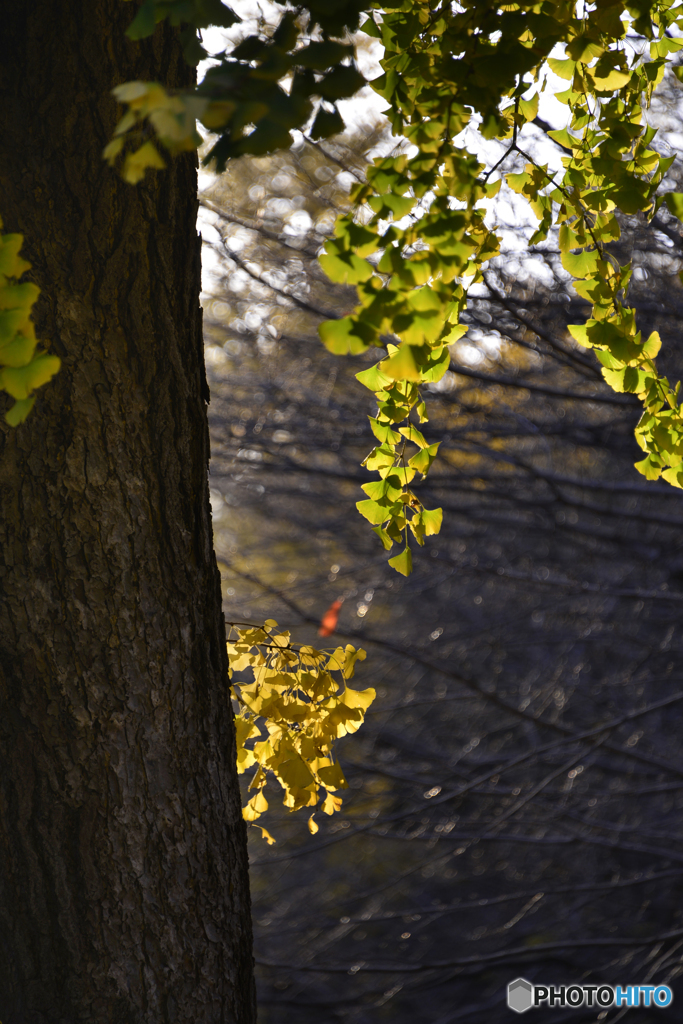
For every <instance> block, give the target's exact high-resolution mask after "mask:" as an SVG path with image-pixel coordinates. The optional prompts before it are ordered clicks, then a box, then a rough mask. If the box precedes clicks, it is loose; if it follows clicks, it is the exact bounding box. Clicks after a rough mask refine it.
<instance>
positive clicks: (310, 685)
mask: <svg viewBox="0 0 683 1024" xmlns="http://www.w3.org/2000/svg"><path fill="white" fill-rule="evenodd" d="M228 655H229V658H230V678H231V680H232V691H233V695H234V697H235V699H236V700H237V702H238V705H239V714H238V715H237V716H236V720H235V722H236V730H237V770H238V772H239V773H240V774H241V773H243V772H245V771H246V770H247V769H251V768H254V767H255V768H256V770H255V772H254V775H253V777H252V779H251V782H250V784H249V790H250V791H251V790H253V791H254V795H253V796H252V797H251V799H250V800H249V802H248V803H247V805H246V807H244V809H243V812H242V813H243V815H244V818H245V820H246V821H248V822H254V821H256V819H257V818H259V817H260V816H261V815H262V814H263V812H264V811H266V810H268V800H267V799H266V795H265V792H264V791H265V789H266V786H267V785H268V783H269V782H270V781H274V780H277V782H278V783H279V785H280V786H281V787H282V789H283V790H284V798H283V804H284V806H285V807H286V808H288V810H290V811H295V810H298V809H299V808H302V807H309V808H316V807H318V804H319V803H320V808H319V809H321V810H322V811H323V812H324V813H325V814H334V812H335V811H338V810H339V809H340V807H341V803H342V801H341V797H340V796H338V795H337V792H338V790H340V789H345V788H346V786H347V782H346V779H345V778H344V773H343V771H342V769H341V766H340V764H339V762H338V761H337V760H335V757H334V743H335V741H336V740H337V739H339V738H340V737H342V736H346V735H347V734H349V733H354V732H356V731H357V730H358V729H359V728H360V726H361V725H362V723H363V718H364V716H365V712H366V710H367V709H368V707H369V706H370V704H371V703H372V701H373V700H374V699H375V691H374V690H373V689H370V688H369V689H367V690H354V689H352V688H351V687H350V686H349V685H348V681H349V680H350V679H351V678H352V677H353V674H354V669H355V664H356V662H357V661H358V660H361V661H362V660H363V659H364V658H365V651H362V650H356V649H354V648H353V647H352V646H351V645H350V644H349V645H347V646H346V647H345V648H343V647H338V648H337V649H336V650H334V651H318V650H316V649H315V648H313V647H309V646H306V645H295V644H292V642H291V638H290V634H289V633H288V632H284V631H282V632H281V631H280V630H279V629H278V625H277V623H276V622H275V621H274V620H273V619H268V620H267V621H266V622H265V624H264V625H263V626H262V627H254V626H249V627H246V628H244V627H242V628H240V627H238V626H231V628H230V637H229V642H228ZM243 672H249V673H250V675H251V678H250V679H249V680H247V681H239V682H238V681H236V680H235V673H240V674H241V673H243ZM248 744H249V745H248ZM314 813H315V810H312V812H311V816H310V818H309V823H308V827H309V829H310V831H311V832H313V833H315V832H317V831H318V826H317V824H316V822H315V820H314V817H313V815H314ZM257 827H258V828H261V831H262V834H263V836H264V838H265V839H266V840H267V841H268V842H269V843H271V842H274V840H273V838H272V836H271V835H270V834H269V833H268V832H267V831H266V830H265V829H264V828H262V827H261V826H260V825H259V826H257Z"/></svg>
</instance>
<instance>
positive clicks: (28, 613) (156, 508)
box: [0, 0, 255, 1024]
mask: <svg viewBox="0 0 683 1024" xmlns="http://www.w3.org/2000/svg"><path fill="white" fill-rule="evenodd" d="M134 13H135V8H134V5H132V4H127V3H122V2H120V0H69V2H66V0H33V2H31V3H27V2H25V0H7V2H5V3H3V4H2V5H0V215H2V217H3V219H4V223H5V228H6V230H9V231H21V232H23V233H24V235H25V237H26V244H25V247H24V250H23V255H24V256H26V258H27V259H29V260H31V262H32V264H33V269H32V271H31V272H30V275H29V276H31V277H32V278H33V280H35V281H36V282H37V283H38V284H39V286H40V287H41V289H42V295H41V297H40V299H39V303H38V305H37V307H36V313H35V320H36V325H37V328H38V336H39V337H40V338H43V339H45V343H46V345H47V346H48V347H49V349H50V351H52V352H54V353H56V354H58V355H59V356H60V357H61V359H62V361H63V367H62V370H61V372H60V374H59V375H58V376H57V377H56V378H55V379H54V381H53V382H52V383H51V384H49V385H47V386H46V387H45V388H43V389H42V391H41V392H40V393H39V398H38V402H37V404H36V407H35V409H34V411H33V412H32V413H31V415H30V417H29V419H28V420H27V422H26V423H25V424H24V425H22V426H20V427H19V428H18V429H17V430H10V429H8V428H6V427H5V426H4V424H3V425H2V427H1V428H0V544H1V550H0V594H1V598H2V600H1V604H0V1020H2V1022H3V1024H28V1022H30V1024H46V1022H50V1024H52V1022H60V1024H72V1022H86V1021H87V1022H88V1024H108V1022H112V1024H113V1022H119V1024H143V1022H144V1024H162V1022H163V1024H166V1022H169V1024H170V1022H177V1024H218V1022H225V1024H228V1022H230V1024H252V1022H253V1020H254V1018H255V1010H254V995H253V982H252V955H251V932H250V920H249V909H250V908H249V892H248V879H247V855H246V842H245V829H244V825H243V822H242V818H241V813H240V799H239V790H238V785H237V778H236V774H235V770H234V740H233V729H232V722H231V713H230V708H229V701H228V694H227V672H226V669H227V665H226V652H225V635H224V625H223V620H222V613H221V598H220V584H219V579H218V574H217V569H216V563H215V559H214V555H213V548H212V531H211V520H210V515H209V502H208V486H207V460H208V453H209V442H208V431H207V420H206V409H205V402H206V383H205V378H204V369H203V357H202V344H201V319H200V310H199V305H198V291H199V276H200V254H199V240H198V238H197V235H196V230H195V212H196V195H195V193H196V169H195V161H194V158H193V157H190V156H186V157H183V158H180V159H177V160H174V161H173V162H172V163H171V164H170V166H169V168H168V169H167V170H166V171H165V172H162V173H159V174H156V175H154V176H148V177H147V179H146V180H145V181H144V182H143V183H142V184H141V185H139V186H137V187H131V186H130V185H126V184H124V183H123V182H121V181H120V180H119V179H118V178H117V176H116V175H115V173H114V172H112V171H111V170H110V169H109V168H108V167H107V166H106V164H105V163H103V161H102V158H101V152H102V148H103V146H104V145H105V143H106V142H107V140H108V138H109V137H110V135H111V132H112V129H113V127H114V125H115V123H116V118H117V114H118V111H117V109H116V104H115V102H114V100H113V99H112V97H111V95H110V90H111V89H112V87H113V86H115V85H117V84H119V83H121V82H124V81H128V80H132V79H142V80H158V81H162V82H164V83H166V84H168V85H170V86H182V85H185V84H187V83H188V82H189V81H190V80H191V72H190V71H189V69H187V68H186V67H185V66H184V65H183V62H182V58H181V55H180V48H179V46H178V43H177V38H176V35H175V33H174V32H172V31H170V30H166V29H161V28H160V29H158V30H157V34H156V36H155V38H154V40H153V41H147V42H146V43H144V44H142V45H138V44H133V43H129V42H127V41H126V40H125V38H124V30H125V28H126V26H127V25H128V24H129V23H130V21H131V20H132V17H133V15H134ZM4 408H5V407H4V406H3V407H2V410H1V411H2V412H4Z"/></svg>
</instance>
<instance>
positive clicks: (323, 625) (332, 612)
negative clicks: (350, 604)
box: [318, 598, 343, 636]
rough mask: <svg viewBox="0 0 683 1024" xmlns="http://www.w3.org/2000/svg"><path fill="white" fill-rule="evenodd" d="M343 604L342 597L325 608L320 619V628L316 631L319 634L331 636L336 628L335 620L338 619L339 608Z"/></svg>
mask: <svg viewBox="0 0 683 1024" xmlns="http://www.w3.org/2000/svg"><path fill="white" fill-rule="evenodd" d="M342 604H343V598H339V599H338V600H336V601H334V602H333V603H332V604H331V605H330V607H329V608H328V609H327V611H326V612H325V614H324V615H323V617H322V619H321V620H320V629H319V630H318V633H319V634H320V636H332V634H333V633H334V631H335V629H336V628H337V622H338V620H339V610H340V608H341V606H342Z"/></svg>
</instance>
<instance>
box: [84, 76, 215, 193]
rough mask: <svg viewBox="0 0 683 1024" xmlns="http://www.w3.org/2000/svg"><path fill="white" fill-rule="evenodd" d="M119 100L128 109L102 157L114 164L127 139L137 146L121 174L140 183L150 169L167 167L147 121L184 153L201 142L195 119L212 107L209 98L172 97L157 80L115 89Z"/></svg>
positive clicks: (130, 151) (168, 145)
mask: <svg viewBox="0 0 683 1024" xmlns="http://www.w3.org/2000/svg"><path fill="white" fill-rule="evenodd" d="M112 95H113V96H115V97H116V99H117V100H118V101H119V103H125V104H126V105H127V107H128V110H127V111H126V113H125V114H124V115H123V117H122V118H121V120H120V121H119V123H118V124H117V126H116V129H115V131H114V137H113V139H112V140H111V142H109V143H108V144H107V145H106V146H105V148H104V153H103V156H104V158H105V160H107V161H108V162H109V164H110V166H113V164H114V163H115V161H116V159H117V157H118V156H119V154H120V153H121V152H122V151H123V150H124V146H125V143H126V141H128V142H129V143H130V144H132V145H133V146H135V145H137V143H138V142H139V143H140V145H139V146H137V148H136V149H130V148H128V150H127V152H126V154H125V157H124V160H123V166H122V168H121V176H122V178H123V179H124V181H127V182H128V183H129V184H131V185H137V183H138V182H139V181H141V180H142V178H144V176H145V171H146V170H147V169H148V168H151V169H153V170H163V168H164V167H165V166H166V164H165V163H164V160H163V158H162V156H161V154H160V153H159V150H158V149H157V147H156V146H155V145H154V143H153V142H152V140H151V139H150V138H146V136H147V135H148V134H149V133H148V132H147V130H146V122H147V121H149V123H150V125H151V126H152V128H153V129H154V131H155V133H156V137H157V139H158V140H159V142H160V143H161V144H162V145H163V146H164V147H165V148H166V149H167V150H168V151H169V153H182V152H185V151H187V150H193V149H196V148H197V146H199V145H200V144H201V141H202V139H201V136H200V135H199V133H198V132H197V127H196V121H197V118H200V117H201V116H202V115H203V114H204V113H205V112H206V108H207V107H208V106H209V101H208V100H205V99H200V98H199V97H196V96H183V97H182V98H181V97H180V96H173V95H171V94H169V93H168V92H166V90H165V89H164V87H163V86H162V85H159V84H158V83H157V82H126V83H125V84H124V85H117V87H116V88H115V89H112Z"/></svg>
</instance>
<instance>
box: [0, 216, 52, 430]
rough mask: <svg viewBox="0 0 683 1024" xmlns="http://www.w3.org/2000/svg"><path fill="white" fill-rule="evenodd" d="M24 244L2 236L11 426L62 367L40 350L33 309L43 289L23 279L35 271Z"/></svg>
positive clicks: (2, 348) (1, 373) (4, 381)
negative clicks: (24, 256)
mask: <svg viewBox="0 0 683 1024" xmlns="http://www.w3.org/2000/svg"><path fill="white" fill-rule="evenodd" d="M0 228H2V221H0ZM23 244H24V236H23V235H18V234H12V235H8V234H4V235H3V234H0V388H2V390H3V391H5V392H6V393H7V394H8V395H10V396H11V397H12V398H14V400H15V401H14V404H13V405H12V407H11V408H10V409H9V410H8V412H7V413H6V414H5V420H6V422H7V423H9V425H10V426H11V427H16V426H17V425H18V424H19V423H22V422H23V421H24V420H25V419H26V417H27V416H28V414H29V412H30V411H31V409H32V408H33V403H34V402H35V395H34V394H33V392H34V391H35V389H36V388H39V387H41V386H42V385H43V384H46V383H47V382H48V381H49V380H51V379H52V377H54V375H55V374H56V373H57V371H58V370H59V366H60V362H59V359H58V358H57V356H51V355H48V354H47V353H45V352H40V351H36V350H37V347H38V341H37V339H36V334H35V329H34V326H33V321H32V320H31V310H32V308H33V304H34V302H35V301H36V299H37V298H38V295H39V293H40V289H39V288H38V286H37V285H35V284H33V283H32V282H30V281H21V280H20V279H21V277H23V275H24V274H25V272H26V271H27V270H30V268H31V264H30V263H28V262H27V261H26V260H24V259H22V257H21V256H20V255H19V253H20V251H21V247H22V246H23Z"/></svg>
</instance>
